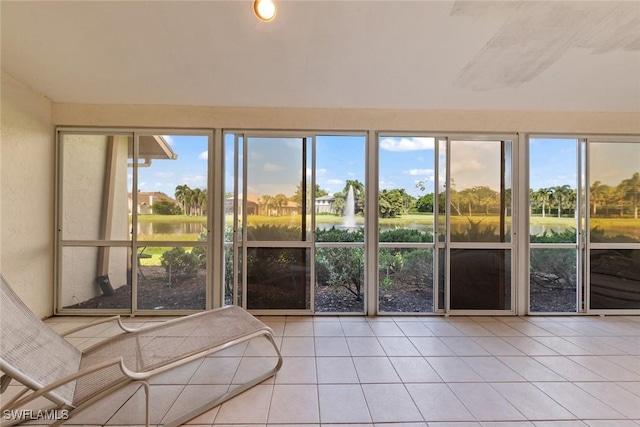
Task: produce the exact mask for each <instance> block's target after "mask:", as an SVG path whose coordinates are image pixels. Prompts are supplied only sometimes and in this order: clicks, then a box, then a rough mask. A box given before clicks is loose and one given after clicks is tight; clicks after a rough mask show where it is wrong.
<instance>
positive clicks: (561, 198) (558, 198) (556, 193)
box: [551, 184, 573, 218]
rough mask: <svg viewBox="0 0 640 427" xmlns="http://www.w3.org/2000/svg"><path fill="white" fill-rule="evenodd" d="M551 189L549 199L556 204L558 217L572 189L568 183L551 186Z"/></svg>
mask: <svg viewBox="0 0 640 427" xmlns="http://www.w3.org/2000/svg"><path fill="white" fill-rule="evenodd" d="M552 191H553V193H552V195H551V199H552V200H553V201H555V202H556V204H557V205H558V218H560V217H561V216H562V207H563V205H564V203H565V202H566V201H567V200H568V199H569V195H570V194H571V192H572V191H573V190H572V189H571V187H569V185H567V184H565V185H559V186H556V187H553V188H552Z"/></svg>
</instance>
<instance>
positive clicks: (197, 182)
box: [182, 175, 207, 188]
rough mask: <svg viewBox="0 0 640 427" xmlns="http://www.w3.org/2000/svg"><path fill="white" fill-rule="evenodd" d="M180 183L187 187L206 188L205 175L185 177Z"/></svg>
mask: <svg viewBox="0 0 640 427" xmlns="http://www.w3.org/2000/svg"><path fill="white" fill-rule="evenodd" d="M182 182H184V183H185V184H187V185H188V186H189V187H192V188H193V187H206V185H207V177H206V176H205V175H185V176H183V177H182Z"/></svg>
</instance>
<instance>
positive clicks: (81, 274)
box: [57, 130, 211, 312]
mask: <svg viewBox="0 0 640 427" xmlns="http://www.w3.org/2000/svg"><path fill="white" fill-rule="evenodd" d="M210 140H211V134H209V133H203V134H173V133H170V132H167V133H164V132H157V133H154V132H147V131H144V132H118V133H117V132H76V131H72V130H70V131H64V130H63V131H61V132H59V137H58V148H59V166H60V167H59V173H58V192H59V199H58V215H57V229H58V236H57V241H58V257H57V278H58V281H57V283H58V287H57V289H58V291H57V309H58V311H59V312H68V311H72V310H73V311H86V310H89V311H92V310H110V311H114V310H116V311H126V312H131V311H133V312H142V311H153V312H161V311H184V310H202V309H205V308H207V307H208V306H210V304H209V303H208V291H207V263H208V256H207V254H208V247H209V224H208V211H209V209H210V205H209V193H208V190H207V189H208V184H209V172H208V171H209V159H208V158H209V156H208V153H209V144H210Z"/></svg>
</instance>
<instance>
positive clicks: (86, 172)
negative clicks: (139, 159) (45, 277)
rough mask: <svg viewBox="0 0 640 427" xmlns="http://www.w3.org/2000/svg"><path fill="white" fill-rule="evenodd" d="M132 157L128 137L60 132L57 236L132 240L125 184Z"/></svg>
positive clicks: (127, 179) (72, 238) (73, 238)
mask: <svg viewBox="0 0 640 427" xmlns="http://www.w3.org/2000/svg"><path fill="white" fill-rule="evenodd" d="M132 158H133V155H132V152H131V138H130V137H128V136H118V135H63V137H62V159H63V160H62V171H63V179H62V201H61V202H62V217H61V219H60V221H61V227H62V238H63V239H64V240H128V239H130V238H131V234H130V223H129V215H128V212H129V203H130V201H129V200H128V197H127V194H128V193H129V191H128V190H127V186H128V184H129V183H130V181H129V176H130V175H129V174H130V173H131V170H130V165H129V163H130V162H131V159H132Z"/></svg>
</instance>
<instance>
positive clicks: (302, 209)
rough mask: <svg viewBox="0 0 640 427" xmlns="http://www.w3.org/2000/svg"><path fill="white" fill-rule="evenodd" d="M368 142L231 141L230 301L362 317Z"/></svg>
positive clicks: (286, 137) (345, 138)
mask: <svg viewBox="0 0 640 427" xmlns="http://www.w3.org/2000/svg"><path fill="white" fill-rule="evenodd" d="M364 148H365V139H364V137H363V136H361V135H357V136H352V135H315V134H314V135H299V134H280V135H269V134H266V135H265V134H260V133H255V134H254V133H227V134H225V152H226V155H225V170H226V178H225V192H226V194H225V208H224V211H225V218H226V220H225V226H226V232H225V289H224V300H225V302H226V303H233V304H238V305H242V306H243V307H246V308H247V309H249V310H252V312H255V313H261V312H264V313H274V312H284V313H288V314H293V313H299V314H303V313H314V312H315V313H363V312H364V301H365V292H366V289H365V278H364V272H365V268H364V265H365V256H364V206H365V199H364Z"/></svg>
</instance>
